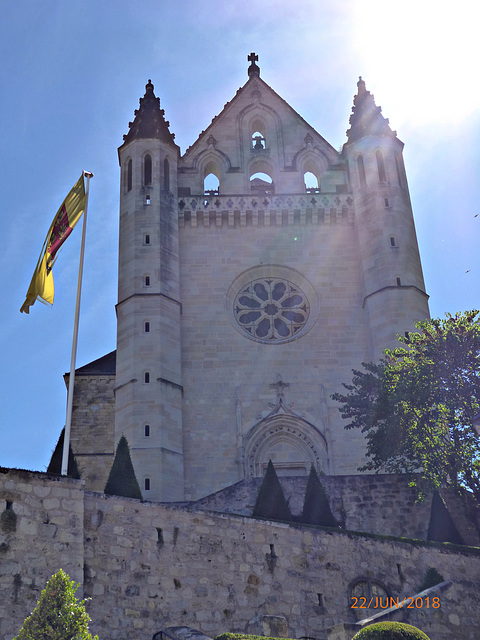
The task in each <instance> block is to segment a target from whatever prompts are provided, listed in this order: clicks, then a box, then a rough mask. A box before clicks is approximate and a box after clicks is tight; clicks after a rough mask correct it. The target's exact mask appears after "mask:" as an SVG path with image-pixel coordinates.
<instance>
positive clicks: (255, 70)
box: [247, 51, 260, 78]
mask: <svg viewBox="0 0 480 640" xmlns="http://www.w3.org/2000/svg"><path fill="white" fill-rule="evenodd" d="M247 60H248V61H249V62H250V66H249V67H248V77H249V78H251V77H252V76H260V67H259V66H258V64H256V62H257V61H258V56H257V54H256V53H255V52H254V51H252V53H251V54H250V55H248V56H247Z"/></svg>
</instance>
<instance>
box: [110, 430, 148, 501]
mask: <svg viewBox="0 0 480 640" xmlns="http://www.w3.org/2000/svg"><path fill="white" fill-rule="evenodd" d="M105 493H108V494H109V495H112V496H124V497H125V498H137V499H138V500H141V499H142V492H141V491H140V487H139V486H138V482H137V478H136V476H135V470H134V468H133V464H132V459H131V457H130V449H129V447H128V442H127V439H126V438H125V436H122V437H121V438H120V440H119V441H118V446H117V452H116V453H115V459H114V461H113V464H112V468H111V469H110V474H109V476H108V480H107V484H106V485H105Z"/></svg>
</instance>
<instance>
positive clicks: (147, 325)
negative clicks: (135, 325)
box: [143, 320, 150, 333]
mask: <svg viewBox="0 0 480 640" xmlns="http://www.w3.org/2000/svg"><path fill="white" fill-rule="evenodd" d="M143 329H144V331H145V333H150V322H149V321H148V320H145V324H144V325H143Z"/></svg>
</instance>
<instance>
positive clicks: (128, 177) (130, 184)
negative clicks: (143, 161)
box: [127, 158, 133, 191]
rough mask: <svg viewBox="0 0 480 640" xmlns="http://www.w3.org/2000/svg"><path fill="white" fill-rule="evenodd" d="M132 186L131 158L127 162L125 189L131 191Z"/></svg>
mask: <svg viewBox="0 0 480 640" xmlns="http://www.w3.org/2000/svg"><path fill="white" fill-rule="evenodd" d="M132 186H133V162H132V159H131V158H130V160H129V161H128V164H127V191H131V190H132Z"/></svg>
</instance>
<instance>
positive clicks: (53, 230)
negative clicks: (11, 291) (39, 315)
mask: <svg viewBox="0 0 480 640" xmlns="http://www.w3.org/2000/svg"><path fill="white" fill-rule="evenodd" d="M84 209H85V182H84V177H83V173H82V175H81V176H80V178H79V179H78V181H77V182H76V183H75V185H74V186H73V188H72V189H71V191H70V192H69V194H68V195H67V197H66V198H65V200H64V201H63V202H62V205H61V207H60V209H59V210H58V211H57V215H56V216H55V218H54V219H53V222H52V224H51V225H50V229H49V230H48V234H47V237H46V238H45V242H44V243H43V247H42V250H41V252H40V257H39V259H38V262H37V266H36V268H35V271H34V273H33V277H32V280H31V282H30V286H29V287H28V291H27V296H26V298H25V302H24V303H23V305H22V307H21V309H20V311H21V312H23V313H29V312H30V307H31V306H32V305H33V304H34V303H35V301H36V300H41V301H42V302H45V303H47V304H50V305H51V304H53V297H54V291H55V290H54V284H53V275H52V268H53V265H54V263H55V260H56V258H57V253H58V250H59V249H60V247H61V246H62V244H63V243H64V242H65V240H66V239H67V238H68V236H69V235H70V234H71V233H72V230H73V228H74V226H75V225H76V224H77V222H78V221H79V219H80V217H81V215H82V213H83V211H84Z"/></svg>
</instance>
